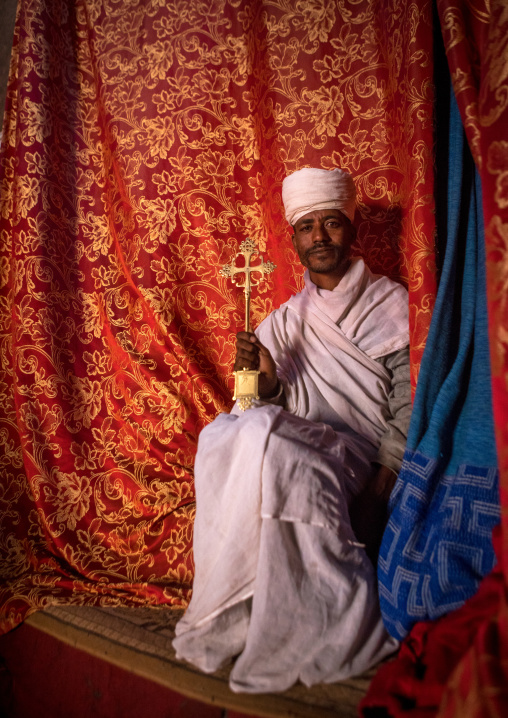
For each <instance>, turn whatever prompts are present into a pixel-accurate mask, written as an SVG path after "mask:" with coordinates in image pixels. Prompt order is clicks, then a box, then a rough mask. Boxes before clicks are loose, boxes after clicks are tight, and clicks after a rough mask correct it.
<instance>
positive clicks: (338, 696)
mask: <svg viewBox="0 0 508 718" xmlns="http://www.w3.org/2000/svg"><path fill="white" fill-rule="evenodd" d="M180 615H181V613H180V612H178V611H174V610H170V609H167V608H94V607H86V606H65V607H52V608H48V609H46V610H45V611H41V612H39V613H35V614H33V615H32V616H31V617H30V618H29V619H27V622H26V623H27V625H29V626H31V627H34V628H36V629H38V630H40V631H43V632H45V633H47V634H49V635H50V636H53V637H54V638H57V639H58V640H59V641H63V642H64V643H66V644H68V645H70V646H73V647H74V648H77V649H80V650H82V651H85V652H87V653H89V654H91V655H93V656H96V657H98V658H100V659H101V660H104V661H107V662H109V663H111V664H114V665H115V666H118V667H120V668H122V669H124V670H126V671H128V672H129V673H132V674H135V675H137V676H141V677H143V678H146V679H149V680H150V681H154V682H156V683H158V684H160V685H162V686H165V687H166V688H168V689H170V690H172V691H175V692H177V693H178V694H181V695H183V696H187V697H189V698H191V699H194V700H197V701H201V702H203V703H206V704H208V705H210V706H216V707H220V708H223V709H225V711H226V712H225V713H224V715H226V714H227V715H229V711H233V712H239V713H242V714H245V715H251V716H258V717H259V718H275V717H286V718H327V717H330V718H332V716H333V718H355V717H356V716H357V706H358V703H359V701H360V700H361V698H362V697H363V695H364V694H365V692H366V690H367V687H368V685H369V682H370V679H371V678H372V675H373V672H372V673H370V674H368V675H365V676H362V677H360V678H356V679H351V680H348V681H344V682H341V683H335V684H330V685H319V686H314V687H313V688H312V689H307V688H305V687H304V686H300V685H298V686H294V687H293V688H291V689H290V690H288V691H285V692H284V693H280V694H264V695H247V694H236V693H233V692H232V691H230V689H229V687H228V675H229V671H230V667H228V668H224V669H222V670H221V671H218V672H217V673H214V674H212V675H205V674H203V673H201V672H199V671H198V670H196V669H194V668H193V667H192V666H189V665H188V664H186V663H183V662H181V661H178V660H177V659H176V658H175V653H174V650H173V647H172V639H173V636H174V626H175V624H176V622H177V620H178V618H179V617H180Z"/></svg>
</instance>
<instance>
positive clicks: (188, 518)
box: [0, 0, 435, 630]
mask: <svg viewBox="0 0 508 718" xmlns="http://www.w3.org/2000/svg"><path fill="white" fill-rule="evenodd" d="M418 5H419V7H416V6H415V4H410V3H409V2H407V3H405V2H403V3H401V2H399V1H398V0H394V1H393V2H389V3H386V2H379V3H376V2H371V1H370V0H369V1H368V0H365V1H363V2H357V1H355V2H354V3H344V2H342V0H299V1H298V2H290V3H289V2H287V1H286V0H272V1H271V2H268V1H264V0H255V1H252V0H203V2H200V1H196V2H192V3H190V2H187V1H186V0H181V1H180V0H172V1H169V0H168V1H167V2H161V1H160V0H132V1H130V2H117V1H116V0H74V1H73V2H68V1H67V0H65V1H64V0H61V1H60V0H59V1H57V2H55V0H21V2H20V5H19V10H18V17H17V22H16V30H15V40H14V50H13V56H12V68H11V75H10V82H9V87H8V99H7V108H6V115H5V121H4V134H3V147H2V155H1V167H2V186H1V195H0V201H1V225H0V232H1V237H2V256H1V264H0V267H1V274H0V276H1V292H2V293H1V299H0V302H1V304H0V309H1V322H0V330H1V336H0V347H1V356H2V373H1V377H0V378H1V395H2V406H3V412H2V416H1V417H0V424H1V429H0V446H1V454H0V466H1V471H2V474H1V477H2V478H1V487H2V488H1V495H0V500H1V502H2V503H1V509H2V510H1V515H2V526H1V529H0V550H1V554H2V557H1V561H0V572H1V575H2V594H1V596H2V599H1V600H2V607H3V608H2V623H3V628H4V630H6V629H8V628H10V627H12V626H14V625H15V624H16V623H17V622H19V621H20V620H22V618H23V616H25V615H26V614H27V612H30V611H32V610H35V609H37V608H41V607H43V606H45V605H47V604H48V603H54V602H75V603H88V602H96V603H99V604H107V605H111V604H117V603H145V602H148V603H152V604H159V603H166V604H177V605H182V604H185V602H186V601H187V599H188V597H189V590H190V586H191V579H192V557H191V549H190V546H191V538H192V536H191V530H192V510H193V503H192V502H193V488H192V463H193V456H194V452H195V448H196V439H197V435H198V433H199V430H200V429H201V428H202V427H203V426H204V425H205V424H206V423H207V422H209V421H210V420H211V419H213V417H214V416H215V415H216V414H217V413H218V412H219V411H221V410H224V409H227V408H228V407H229V406H230V404H231V399H230V396H231V378H230V371H231V364H232V354H233V348H234V333H235V332H236V330H237V328H239V327H240V325H241V322H242V316H243V308H242V292H241V290H239V289H237V288H235V287H233V286H232V285H231V284H229V283H228V281H227V280H226V279H225V278H223V277H221V276H219V274H218V270H219V268H220V267H221V266H222V265H223V264H225V263H227V262H229V261H230V260H231V258H232V256H233V254H234V253H235V252H236V251H237V248H238V245H239V243H240V242H241V241H242V240H243V239H244V238H245V237H246V236H250V237H251V238H252V239H254V240H256V241H257V242H258V244H259V247H260V249H261V250H262V251H263V252H265V253H266V255H267V256H268V257H269V258H270V259H271V260H272V261H273V262H275V264H276V265H277V270H276V272H275V273H274V274H273V275H272V278H271V279H270V280H268V281H267V282H265V284H264V285H263V286H262V287H261V288H260V289H259V292H258V293H257V294H256V295H255V296H254V298H253V302H252V310H253V323H254V326H255V325H257V323H259V321H260V320H261V319H262V318H263V317H264V316H265V315H266V314H267V312H269V311H270V310H271V309H272V308H273V307H275V306H277V305H278V304H280V303H281V302H282V301H284V300H286V299H287V298H288V296H289V295H290V294H291V293H292V292H294V291H295V289H296V288H297V287H298V286H299V285H300V282H301V268H300V267H299V266H298V264H297V262H296V261H295V259H296V258H295V255H294V253H293V250H292V247H291V244H290V241H289V232H288V229H287V226H286V224H285V221H284V219H283V215H282V212H281V199H280V183H281V180H282V178H283V177H284V175H285V174H286V173H287V172H290V171H292V170H295V169H297V168H299V167H302V166H305V165H314V166H320V167H325V168H328V167H332V166H334V165H337V164H338V165H340V166H342V167H343V168H345V169H348V170H350V171H351V172H352V173H353V174H354V176H355V179H356V182H357V186H358V192H359V212H358V216H357V226H358V242H357V249H358V252H359V253H361V254H362V255H364V256H365V257H366V258H367V261H368V262H369V264H370V265H371V267H372V268H373V269H374V270H377V271H382V272H384V273H386V274H389V275H391V276H393V277H396V278H400V279H401V280H402V281H404V282H406V283H407V284H408V286H409V291H410V302H411V336H412V347H413V348H412V352H413V355H412V357H413V369H414V372H413V379H414V380H416V375H417V369H418V365H419V359H420V356H421V352H422V349H423V345H424V342H425V337H426V333H427V327H428V324H429V319H430V313H431V309H432V303H433V299H434V294H435V276H434V275H435V270H434V254H433V231H434V224H433V215H432V206H433V204H432V191H433V175H432V107H433V90H432V82H431V78H432V28H431V6H430V3H419V4H418Z"/></svg>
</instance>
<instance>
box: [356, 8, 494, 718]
mask: <svg viewBox="0 0 508 718" xmlns="http://www.w3.org/2000/svg"><path fill="white" fill-rule="evenodd" d="M438 10H439V18H440V24H441V28H442V32H443V38H444V43H445V48H446V53H447V59H448V64H449V66H450V73H451V77H452V84H453V89H454V92H455V96H456V98H457V103H458V107H459V110H460V113H461V118H462V122H463V125H464V128H465V132H466V135H467V138H468V142H469V146H470V148H471V150H472V153H473V157H474V160H475V164H476V167H477V169H478V173H479V175H480V177H481V184H482V199H483V202H482V204H483V214H484V219H485V246H486V273H487V297H488V315H489V316H488V319H489V340H490V341H489V346H490V357H491V370H492V401H493V411H494V427H495V434H496V444H497V455H498V464H499V478H500V499H501V506H502V507H503V509H504V507H505V506H506V504H507V494H506V487H507V485H508V463H507V462H508V452H507V448H506V447H507V445H508V436H507V433H506V432H507V428H508V421H507V419H508V415H507V412H508V385H507V383H506V376H507V375H508V371H507V370H508V366H507V357H508V352H507V351H506V337H507V336H508V332H507V322H508V311H507V305H506V303H507V297H508V294H507V291H506V267H507V258H508V241H507V237H508V234H507V230H506V228H507V227H508V202H507V201H506V191H505V186H506V177H507V176H508V152H507V151H506V149H507V148H508V137H507V132H508V129H507V128H508V117H507V106H508V83H507V78H508V75H507V73H506V66H507V65H506V63H507V58H508V14H507V11H506V6H505V3H502V2H497V1H496V2H493V3H483V2H474V3H468V4H465V3H462V2H458V1H456V2H453V1H450V0H439V2H438ZM473 440H474V437H473ZM506 521H507V515H506V511H504V510H502V512H501V524H500V526H499V527H498V528H497V529H496V530H495V532H494V533H495V542H494V546H495V553H496V556H497V560H498V563H497V565H496V567H495V568H494V570H493V571H492V572H491V573H490V574H489V575H488V576H487V577H486V578H485V579H484V580H483V582H482V583H481V585H480V588H479V590H478V593H477V594H475V595H474V596H473V597H472V598H471V599H469V600H468V601H467V602H466V603H465V605H464V606H463V607H462V608H460V609H458V610H456V611H453V612H452V613H450V614H448V615H446V616H444V617H443V618H441V619H439V620H437V621H436V622H432V623H418V624H416V625H415V627H414V628H413V630H412V631H411V633H410V634H409V636H408V638H407V639H406V641H405V642H404V644H403V646H402V648H401V652H400V654H399V659H398V660H396V661H394V662H392V663H390V664H387V665H386V666H385V667H384V668H383V669H382V670H381V671H380V672H379V673H378V675H377V676H376V680H375V681H374V682H373V684H372V686H371V689H370V691H369V695H368V696H367V699H366V701H365V702H364V713H362V715H365V716H369V715H371V714H372V713H371V712H372V710H374V711H380V710H382V711H384V714H387V715H390V716H393V717H395V716H405V715H408V716H412V717H414V718H417V716H420V715H426V716H430V715H436V716H437V717H438V718H479V717H480V716H486V715H488V716H492V717H494V716H496V717H497V716H499V718H501V717H502V716H504V715H505V713H506V705H507V704H508V690H507V686H508V671H507V666H508V622H507V619H508V603H507V599H506V588H507V587H506V576H507V561H508V549H507V535H508V532H507V524H506Z"/></svg>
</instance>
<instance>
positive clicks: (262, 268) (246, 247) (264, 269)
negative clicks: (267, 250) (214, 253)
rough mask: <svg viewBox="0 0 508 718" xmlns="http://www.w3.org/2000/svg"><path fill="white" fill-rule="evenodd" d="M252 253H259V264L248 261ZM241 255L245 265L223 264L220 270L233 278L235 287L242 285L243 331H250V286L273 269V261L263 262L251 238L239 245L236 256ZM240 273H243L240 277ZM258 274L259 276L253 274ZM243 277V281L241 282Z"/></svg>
mask: <svg viewBox="0 0 508 718" xmlns="http://www.w3.org/2000/svg"><path fill="white" fill-rule="evenodd" d="M253 255H259V259H260V260H261V261H260V263H259V264H255V265H252V264H251V263H250V261H251V259H252V256H253ZM241 256H243V257H244V259H245V265H244V266H243V267H237V266H236V265H235V264H233V263H232V264H225V265H224V266H223V267H222V269H221V270H220V274H222V276H223V277H228V278H230V279H232V280H233V283H234V284H236V286H237V287H243V293H244V295H245V331H246V332H250V294H251V288H252V287H256V286H257V285H258V284H259V282H261V281H262V280H263V279H264V278H265V275H266V274H270V273H271V272H273V270H274V269H275V264H273V262H265V261H264V259H263V257H262V255H260V254H259V252H258V249H257V247H256V243H255V242H254V241H253V240H252V239H249V238H247V239H245V240H244V241H243V242H242V243H241V245H240V251H239V252H237V253H236V255H235V258H236V257H241ZM242 275H244V276H243V277H242ZM255 275H260V276H257V277H256V276H255ZM241 279H243V282H241Z"/></svg>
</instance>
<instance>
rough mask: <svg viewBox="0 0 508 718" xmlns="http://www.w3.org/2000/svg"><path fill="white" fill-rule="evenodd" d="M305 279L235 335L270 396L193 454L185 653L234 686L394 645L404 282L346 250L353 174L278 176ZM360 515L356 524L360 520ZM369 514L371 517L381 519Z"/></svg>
mask: <svg viewBox="0 0 508 718" xmlns="http://www.w3.org/2000/svg"><path fill="white" fill-rule="evenodd" d="M282 198H283V203H284V207H285V211H286V218H287V219H288V222H289V223H290V224H291V225H292V226H293V230H294V235H293V245H294V247H295V249H296V251H297V253H298V256H299V258H300V261H301V262H302V264H303V265H304V266H305V267H306V272H305V288H304V290H303V291H302V292H300V293H299V294H297V295H295V296H294V297H291V299H290V300H289V301H288V302H286V303H285V304H284V305H282V306H281V307H280V308H279V309H277V310H276V311H275V312H272V314H270V315H269V316H268V317H267V318H266V319H265V320H264V321H263V322H262V323H261V325H260V326H259V328H258V330H257V332H256V334H250V333H245V332H240V333H239V334H238V335H237V337H238V338H237V357H236V361H235V369H242V368H258V369H259V371H260V376H259V390H260V397H261V400H260V402H259V403H258V405H257V406H256V407H255V408H253V409H251V410H248V411H246V412H245V413H243V414H242V413H241V412H239V411H237V410H236V409H234V410H233V411H232V413H231V414H229V415H227V414H221V415H220V416H219V417H217V419H216V420H215V421H214V422H212V424H210V425H209V426H208V427H207V428H206V429H205V430H204V431H203V432H202V434H201V436H200V441H199V448H198V454H197V457H196V465H195V477H196V499H197V517H196V524H195V536H194V555H195V561H196V574H195V581H194V592H193V597H192V600H191V603H190V606H189V608H188V610H187V612H186V614H185V616H184V617H183V619H182V620H181V621H180V623H179V624H178V625H177V630H176V634H177V637H176V639H175V641H174V645H175V648H176V650H177V655H179V656H180V657H183V658H186V659H187V660H189V661H190V662H192V663H194V664H195V665H197V666H198V667H200V668H201V669H202V670H204V671H207V672H212V671H214V670H216V669H217V668H219V667H220V666H221V665H223V664H224V663H225V662H226V661H228V660H229V659H232V658H236V661H235V664H234V666H233V669H232V671H231V675H230V686H231V688H232V689H233V690H235V691H247V692H262V691H279V690H284V689H286V688H288V687H289V686H291V685H292V684H293V683H295V682H296V681H298V680H300V681H301V682H303V683H304V684H306V685H312V684H313V683H317V682H332V681H336V680H341V679H344V678H347V677H349V676H351V675H355V674H358V673H361V672H363V671H365V670H367V669H368V668H370V667H371V666H372V665H374V664H375V663H376V662H378V661H379V660H381V659H382V658H383V657H385V656H386V655H388V654H389V653H390V652H392V651H393V650H395V648H396V645H397V644H396V642H395V641H394V640H393V639H390V638H389V637H388V636H387V634H386V632H385V631H384V628H383V626H382V622H381V618H380V614H379V609H378V601H377V594H376V581H375V570H374V567H373V564H372V562H371V561H370V560H369V558H368V556H367V553H366V550H365V547H364V545H363V543H362V541H363V540H364V539H366V540H370V539H371V538H372V533H374V544H373V546H370V547H369V550H370V551H371V555H372V556H375V551H376V546H375V543H376V542H377V541H378V540H379V536H376V535H375V534H376V533H377V534H379V529H380V526H375V525H374V529H376V528H377V529H378V530H377V531H376V530H374V532H372V531H370V532H366V531H365V525H366V524H367V527H368V528H371V529H372V528H373V524H375V523H376V522H377V523H378V524H379V523H380V522H381V523H382V520H383V517H382V512H383V509H384V506H385V503H386V501H387V497H388V495H389V492H390V490H391V487H392V486H393V483H394V480H395V476H396V472H397V471H398V469H399V468H400V462H401V459H402V454H403V451H404V443H405V436H406V434H407V425H408V421H409V414H410V410H411V400H410V390H409V357H408V307H407V293H406V291H405V289H404V288H403V287H401V286H399V285H398V284H396V283H394V282H392V281H391V280H389V279H387V278H386V277H379V276H375V275H372V274H371V273H370V271H369V270H368V269H367V267H366V266H365V264H364V262H363V260H361V259H351V245H352V242H353V240H354V237H355V230H354V228H353V225H352V219H353V216H354V211H355V189H354V183H353V180H352V178H351V176H350V175H348V174H347V173H345V172H342V171H341V170H339V169H335V170H332V171H327V170H320V169H312V168H306V169H302V170H299V171H298V172H295V173H293V174H292V175H290V176H289V177H286V179H285V180H284V182H283V187H282ZM351 513H353V514H354V515H355V514H356V516H353V518H354V520H355V527H354V528H355V530H356V534H355V531H354V530H353V528H352V525H351ZM372 517H374V518H375V521H373V518H372Z"/></svg>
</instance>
